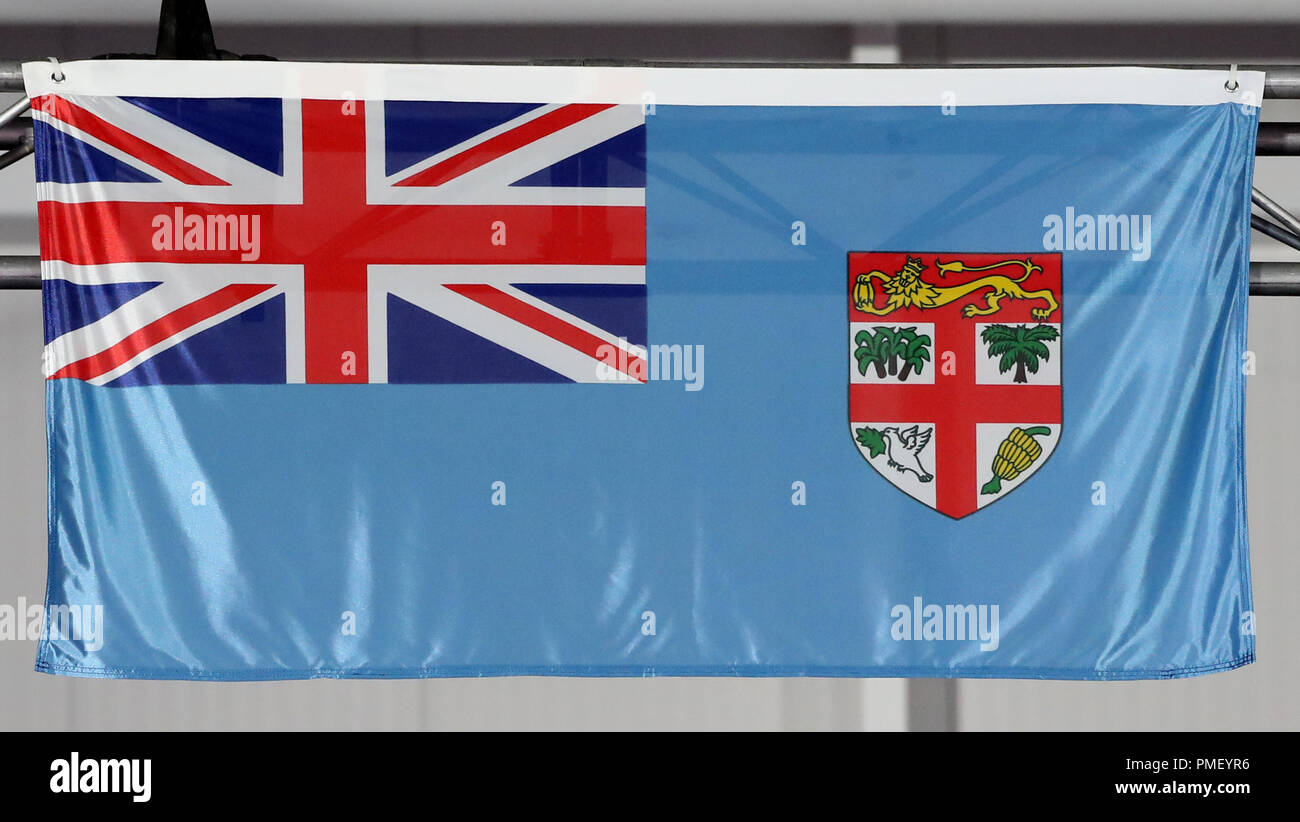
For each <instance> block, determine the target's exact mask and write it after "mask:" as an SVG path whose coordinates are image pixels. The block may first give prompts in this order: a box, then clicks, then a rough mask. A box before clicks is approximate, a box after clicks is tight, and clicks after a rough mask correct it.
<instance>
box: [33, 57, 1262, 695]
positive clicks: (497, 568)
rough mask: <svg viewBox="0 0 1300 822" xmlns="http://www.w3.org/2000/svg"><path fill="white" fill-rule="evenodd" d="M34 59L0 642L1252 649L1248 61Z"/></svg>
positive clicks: (409, 669)
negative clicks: (39, 551)
mask: <svg viewBox="0 0 1300 822" xmlns="http://www.w3.org/2000/svg"><path fill="white" fill-rule="evenodd" d="M62 68H63V72H62V74H61V75H60V77H61V79H60V80H55V79H54V78H53V77H51V72H50V70H49V67H48V64H45V63H33V64H29V65H28V66H26V67H25V73H26V80H27V85H28V92H29V95H30V96H31V98H32V100H33V119H34V121H35V131H36V155H37V173H38V199H39V209H40V229H41V254H42V267H43V277H44V310H45V333H46V341H45V342H46V347H45V374H46V376H47V378H48V379H47V381H46V391H47V433H48V447H49V466H50V482H49V516H50V524H49V557H50V569H49V583H48V594H47V599H46V609H47V611H46V612H47V615H48V620H47V625H46V632H45V635H44V637H43V639H42V642H41V644H40V648H39V651H38V657H37V663H36V667H37V669H38V670H40V671H44V672H48V673H55V674H68V675H80V676H106V677H135V678H152V679H192V680H245V679H286V678H310V677H440V676H489V675H515V674H543V675H581V676H648V675H709V676H714V675H719V676H720V675H728V676H734V675H741V676H814V675H815V676H945V677H954V676H970V677H1038V678H1063V679H1141V678H1169V677H1182V676H1191V675H1196V674H1203V673H1208V672H1213V671H1221V670H1227V669H1230V668H1235V667H1238V666H1241V665H1244V664H1247V663H1249V662H1251V661H1252V660H1253V659H1254V655H1255V638H1254V610H1253V609H1254V606H1253V603H1252V600H1251V590H1250V574H1249V562H1248V551H1247V539H1246V515H1245V512H1246V506H1245V481H1244V468H1243V464H1244V462H1243V454H1242V452H1243V442H1244V437H1243V427H1244V413H1243V410H1242V409H1243V398H1244V376H1243V374H1242V370H1241V361H1242V355H1243V353H1244V350H1245V327H1246V303H1247V299H1246V298H1247V268H1248V262H1249V247H1248V233H1249V218H1250V205H1249V202H1250V189H1251V173H1252V163H1253V158H1254V135H1255V132H1256V129H1257V124H1258V114H1259V105H1258V101H1259V99H1260V94H1261V92H1262V84H1263V78H1262V75H1260V74H1258V73H1252V72H1244V73H1241V74H1240V75H1239V76H1238V80H1239V86H1238V87H1237V88H1236V89H1235V90H1233V89H1228V88H1225V79H1226V76H1225V73H1223V72H1213V71H1184V70H1172V69H1126V68H1098V69H967V70H938V69H936V70H900V69H863V70H860V71H847V70H832V69H752V68H748V69H742V68H730V69H686V68H671V69H670V68H644V69H643V68H580V67H528V68H522V67H502V66H476V67H468V66H380V65H315V64H293V63H284V64H281V63H242V62H236V61H213V62H210V63H206V62H183V61H182V62H175V63H169V64H168V65H167V66H166V71H160V70H159V64H157V63H155V62H152V61H151V62H135V61H111V60H106V61H93V62H86V63H72V64H67V65H65V66H63V67H62ZM706 366H707V368H706ZM615 385H617V386H628V387H627V388H624V389H610V388H609V387H608V386H615Z"/></svg>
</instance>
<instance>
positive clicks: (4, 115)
mask: <svg viewBox="0 0 1300 822" xmlns="http://www.w3.org/2000/svg"><path fill="white" fill-rule="evenodd" d="M31 105H32V101H31V100H28V99H27V98H26V97H24V98H22V99H21V100H18V101H17V102H15V103H14V104H13V105H12V106H10V107H9V108H7V109H5V110H4V111H0V126H6V125H9V123H10V122H12V121H13V120H16V119H18V115H19V114H22V113H23V112H24V111H26V110H27V109H29V108H30V107H31Z"/></svg>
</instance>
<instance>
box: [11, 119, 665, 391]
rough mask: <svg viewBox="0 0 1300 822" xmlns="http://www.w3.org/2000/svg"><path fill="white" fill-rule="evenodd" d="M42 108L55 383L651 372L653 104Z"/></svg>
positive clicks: (39, 133) (425, 379)
mask: <svg viewBox="0 0 1300 822" xmlns="http://www.w3.org/2000/svg"><path fill="white" fill-rule="evenodd" d="M33 110H34V121H35V129H36V138H37V141H38V142H39V144H40V146H41V151H40V157H39V165H38V182H39V183H40V186H41V190H42V197H41V222H42V225H43V226H44V228H45V233H44V235H43V237H44V239H45V243H44V245H43V256H44V259H45V261H46V271H47V274H46V277H45V289H46V298H45V305H46V343H47V348H46V354H47V357H46V362H47V373H48V375H49V376H50V377H51V378H54V379H58V378H64V377H69V378H76V379H81V380H85V381H87V382H90V383H92V384H95V385H113V386H127V385H158V384H201V383H275V382H279V383H284V382H316V383H319V382H408V383H410V382H415V383H511V382H596V381H598V371H599V369H600V368H601V366H602V365H603V364H604V363H605V362H606V361H608V362H610V363H613V364H615V365H618V364H622V366H623V368H624V369H625V370H627V371H632V370H633V369H638V370H639V369H640V368H641V367H642V366H643V362H642V357H643V347H644V345H645V338H646V308H645V304H646V299H645V228H644V226H645V210H644V209H645V126H644V119H643V115H642V113H641V107H640V106H635V105H612V104H607V105H591V104H586V105H583V104H569V105H546V104H538V103H478V102H422V101H395V102H385V101H374V102H360V101H357V102H340V101H320V100H306V101H300V100H282V99H269V98H247V97H241V98H192V97H141V96H118V97H96V96H89V97H86V96H83V97H77V96H75V95H66V94H58V93H52V94H45V95H41V96H39V97H36V98H35V99H34V100H33ZM144 226H147V227H148V230H147V231H146V230H140V229H141V227H144ZM600 373H603V371H600ZM609 382H611V384H626V383H627V382H629V381H627V380H613V381H609Z"/></svg>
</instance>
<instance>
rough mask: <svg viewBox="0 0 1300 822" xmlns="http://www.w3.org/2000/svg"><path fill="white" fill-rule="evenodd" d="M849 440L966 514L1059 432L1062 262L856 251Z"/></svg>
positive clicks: (930, 501)
mask: <svg viewBox="0 0 1300 822" xmlns="http://www.w3.org/2000/svg"><path fill="white" fill-rule="evenodd" d="M848 296H849V329H848V337H849V340H848V341H849V432H850V434H851V435H852V436H853V440H854V443H855V444H856V446H857V448H858V450H859V451H860V452H861V454H862V456H863V457H865V458H866V460H867V462H869V463H870V464H871V467H873V468H875V469H876V471H877V472H879V473H880V475H881V476H883V477H884V478H885V479H886V480H888V481H889V482H890V483H892V484H893V485H894V486H896V487H897V488H898V489H899V490H901V491H903V492H904V493H906V494H908V495H910V496H912V497H913V498H915V499H917V500H919V501H920V502H922V503H924V504H925V505H928V506H929V507H931V508H933V509H935V510H936V511H939V512H941V513H944V514H947V515H948V516H950V517H953V518H955V519H960V518H961V517H964V516H966V515H967V514H972V513H974V512H975V511H978V510H979V509H981V508H983V507H984V506H986V505H988V504H989V503H991V502H994V501H996V500H999V499H1001V498H1002V497H1005V496H1006V495H1007V494H1009V493H1011V492H1012V491H1014V490H1015V489H1016V488H1017V487H1019V486H1020V485H1021V484H1022V483H1024V482H1026V481H1028V479H1029V477H1030V476H1032V475H1033V474H1034V473H1035V472H1036V471H1038V469H1040V468H1042V466H1043V464H1044V463H1046V462H1047V459H1048V457H1049V456H1050V455H1051V453H1052V451H1053V450H1054V449H1055V448H1056V445H1057V443H1058V442H1059V441H1060V438H1061V417H1062V414H1061V334H1062V319H1061V315H1062V308H1061V297H1062V294H1061V255H1060V254H1040V253H1035V254H963V253H944V254H933V253H915V252H913V253H890V252H850V254H849V282H848Z"/></svg>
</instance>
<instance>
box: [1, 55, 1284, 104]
mask: <svg viewBox="0 0 1300 822" xmlns="http://www.w3.org/2000/svg"><path fill="white" fill-rule="evenodd" d="M286 62H288V61H286ZM343 62H351V61H343ZM399 62H401V61H399ZM408 62H411V61H408ZM414 62H420V61H414ZM424 62H430V63H433V62H439V61H436V60H428V61H424ZM447 62H455V63H456V64H459V65H475V64H488V65H490V64H491V62H490V61H473V60H458V61H447ZM500 62H505V63H510V61H499V63H500ZM510 64H512V65H518V64H520V63H519V62H518V61H516V62H514V63H510ZM522 64H523V65H535V66H564V65H567V66H572V65H599V66H630V67H647V68H650V67H654V68H706V67H711V66H716V67H720V68H833V69H857V70H861V71H878V70H880V69H893V68H926V69H934V68H1088V67H1090V66H1080V65H1079V64H1072V63H973V64H965V63H917V64H897V63H894V64H870V63H830V62H827V63H763V62H754V63H735V62H732V63H725V62H724V63H719V62H710V61H703V60H700V61H686V60H678V61H660V60H652V61H637V60H529V61H523V63H522ZM1146 67H1147V68H1182V69H1201V70H1203V71H1204V70H1221V71H1223V73H1224V76H1225V77H1226V76H1227V73H1228V66H1227V64H1225V63H1217V64H1214V65H1171V64H1163V65H1162V64H1152V65H1148V66H1146ZM1238 70H1239V71H1263V72H1265V77H1264V97H1265V99H1278V100H1295V99H1300V66H1238ZM22 90H23V69H22V62H21V61H18V60H0V91H22Z"/></svg>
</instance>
